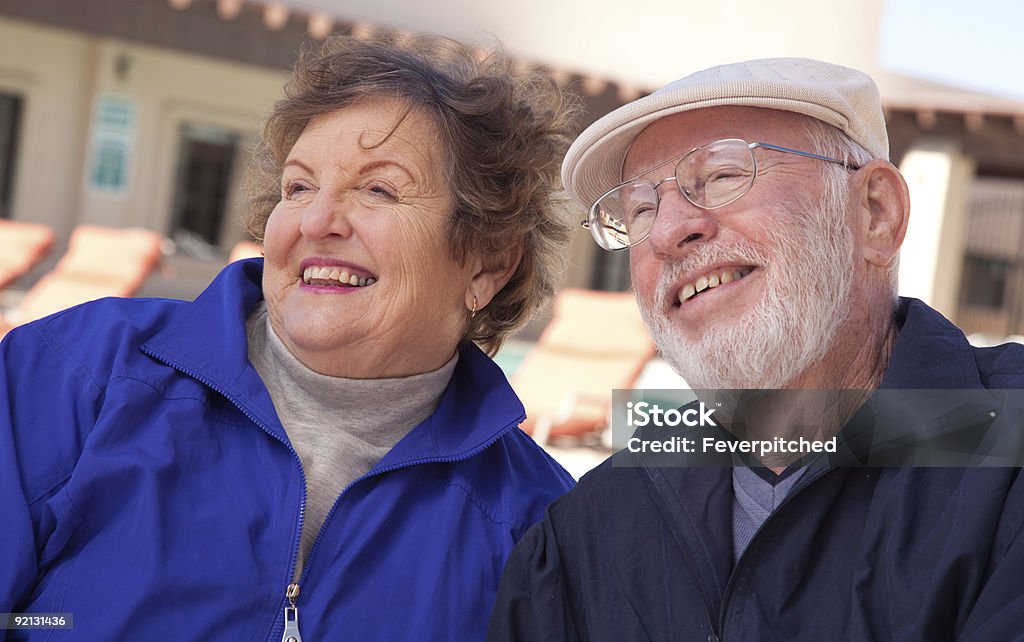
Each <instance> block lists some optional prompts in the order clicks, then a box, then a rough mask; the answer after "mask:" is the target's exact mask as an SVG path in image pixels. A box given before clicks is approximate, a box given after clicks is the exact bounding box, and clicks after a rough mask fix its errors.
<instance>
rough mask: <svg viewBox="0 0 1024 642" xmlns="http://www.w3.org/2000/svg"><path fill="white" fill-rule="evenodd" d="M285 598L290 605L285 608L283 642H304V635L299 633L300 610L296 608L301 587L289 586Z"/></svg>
mask: <svg viewBox="0 0 1024 642" xmlns="http://www.w3.org/2000/svg"><path fill="white" fill-rule="evenodd" d="M284 596H285V597H286V598H288V604H290V605H291V606H286V607H284V633H282V634H281V642H302V634H301V633H299V609H298V608H296V606H295V599H296V598H297V597H299V585H298V584H289V585H288V590H287V591H285V594H284Z"/></svg>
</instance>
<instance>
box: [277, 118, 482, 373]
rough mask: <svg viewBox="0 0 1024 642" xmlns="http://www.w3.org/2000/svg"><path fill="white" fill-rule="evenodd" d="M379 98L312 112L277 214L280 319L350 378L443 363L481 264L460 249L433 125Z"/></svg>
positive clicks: (281, 330) (297, 349)
mask: <svg viewBox="0 0 1024 642" xmlns="http://www.w3.org/2000/svg"><path fill="white" fill-rule="evenodd" d="M405 111H406V104H405V103H403V102H401V101H398V100H391V99H382V100H371V101H368V102H366V103H361V104H357V105H353V106H351V107H345V108H343V109H339V110H338V111H336V112H333V113H331V114H327V115H324V116H320V117H318V118H315V119H314V120H312V121H310V123H309V125H307V127H306V129H305V130H304V131H303V132H302V135H301V136H299V139H298V140H297V141H296V142H295V146H294V147H293V148H292V150H291V152H290V153H289V154H288V158H287V160H286V162H285V166H284V173H283V177H282V181H281V201H280V202H279V203H278V204H277V206H276V207H275V208H274V211H273V212H272V213H271V214H270V219H269V221H268V222H267V228H266V235H265V242H264V251H265V255H266V261H265V270H264V274H263V293H264V296H265V298H266V301H267V308H268V311H269V315H270V323H271V326H272V327H273V329H274V331H275V332H276V333H277V335H278V336H279V337H280V338H281V340H282V341H283V342H284V344H285V345H286V346H287V347H288V349H289V350H290V351H291V352H292V354H294V355H295V356H296V357H298V358H299V359H300V360H301V361H302V362H303V363H304V364H305V365H306V366H308V367H309V368H311V369H313V370H315V371H317V372H320V373H322V374H328V375H333V376H343V377H350V378H361V379H369V378H381V377H400V376H407V375H411V374H415V373H420V372H427V371H430V370H434V369H436V368H438V367H440V366H441V365H443V364H444V363H445V362H446V361H447V360H448V359H450V358H451V357H452V355H453V354H454V351H455V347H456V345H457V343H458V341H459V339H460V338H461V336H462V334H463V331H464V328H465V323H466V318H467V314H468V309H467V307H468V306H471V305H472V301H473V294H474V293H473V291H472V282H473V273H474V270H475V269H476V266H477V265H478V264H479V262H478V261H477V260H476V259H474V258H473V257H470V259H468V260H467V261H466V265H464V266H462V265H459V264H458V263H456V262H454V261H453V260H452V259H451V257H450V252H449V249H448V243H447V238H446V230H447V225H448V221H449V217H450V216H451V214H452V210H453V204H452V198H451V195H450V194H449V193H448V189H447V187H446V185H445V182H444V180H443V178H442V173H441V165H440V163H441V154H440V153H439V143H438V141H437V136H436V132H435V128H434V126H433V124H432V123H431V122H430V121H429V120H428V119H427V118H426V117H425V116H423V115H422V114H420V113H418V112H415V111H414V112H412V113H410V114H409V115H408V116H407V117H406V118H405V119H404V120H402V121H401V124H400V125H398V127H397V128H396V127H395V126H396V124H397V123H398V122H399V119H400V118H401V117H402V114H403V113H405Z"/></svg>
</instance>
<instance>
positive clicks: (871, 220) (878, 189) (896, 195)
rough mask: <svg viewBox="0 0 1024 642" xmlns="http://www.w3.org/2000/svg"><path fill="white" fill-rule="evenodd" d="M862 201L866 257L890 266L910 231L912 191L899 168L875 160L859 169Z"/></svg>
mask: <svg viewBox="0 0 1024 642" xmlns="http://www.w3.org/2000/svg"><path fill="white" fill-rule="evenodd" d="M858 173H859V174H861V176H860V181H859V183H858V186H859V188H860V190H861V198H860V199H859V200H860V203H861V205H862V207H863V210H864V219H862V223H861V229H862V230H863V231H864V260H866V261H867V262H868V263H871V264H872V265H876V266H878V267H885V266H887V265H889V264H890V263H891V262H892V260H893V258H894V257H895V256H896V254H897V253H898V252H899V249H900V246H901V245H903V237H904V236H906V234H907V224H908V223H909V221H910V191H909V190H908V188H907V181H905V180H904V179H903V175H902V174H900V172H899V170H898V169H896V167H895V166H894V165H893V164H892V163H890V162H888V161H884V160H873V161H871V162H869V163H867V164H866V165H865V166H864V167H862V168H861V169H860V171H859V172H858Z"/></svg>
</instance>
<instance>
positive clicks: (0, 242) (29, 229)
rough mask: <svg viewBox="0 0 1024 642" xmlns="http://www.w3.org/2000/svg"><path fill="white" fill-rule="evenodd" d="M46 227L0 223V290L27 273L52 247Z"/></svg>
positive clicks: (0, 220) (51, 240)
mask: <svg viewBox="0 0 1024 642" xmlns="http://www.w3.org/2000/svg"><path fill="white" fill-rule="evenodd" d="M53 238H54V233H53V229H51V228H50V227H49V226H48V225H43V224H41V223H23V222H21V221H10V220H6V219H0V289H3V288H6V287H7V286H8V285H10V284H11V283H13V282H14V281H15V280H16V279H18V278H20V277H21V276H24V275H25V273H27V272H28V271H29V270H31V269H32V268H33V267H34V266H35V265H36V264H37V263H38V262H39V261H40V260H42V258H43V257H44V256H45V255H46V252H47V251H48V250H49V249H50V247H51V246H52V245H53Z"/></svg>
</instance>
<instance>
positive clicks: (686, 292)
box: [679, 267, 753, 303]
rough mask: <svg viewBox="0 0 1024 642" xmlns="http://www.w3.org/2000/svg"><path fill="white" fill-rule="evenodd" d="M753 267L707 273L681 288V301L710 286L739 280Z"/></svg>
mask: <svg viewBox="0 0 1024 642" xmlns="http://www.w3.org/2000/svg"><path fill="white" fill-rule="evenodd" d="M752 269H753V268H748V267H745V268H730V269H728V270H720V271H717V272H711V273H709V274H705V275H704V276H702V277H699V278H698V279H697V280H696V281H694V282H693V283H687V284H686V285H684V286H683V288H682V289H681V290H679V302H680V303H683V302H685V301H688V300H690V299H692V298H693V297H694V296H696V295H697V293H698V292H703V291H704V290H707V289H709V288H717V287H718V286H719V285H724V284H726V283H732V282H733V281H738V280H740V279H742V278H743V277H745V276H746V275H748V274H750V271H751V270H752Z"/></svg>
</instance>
